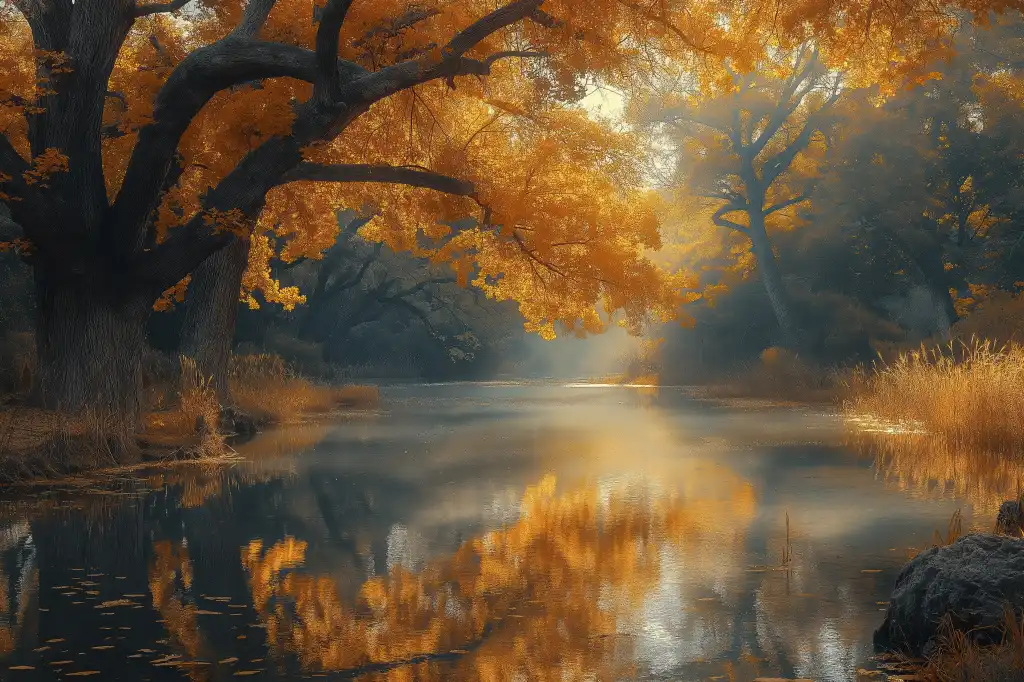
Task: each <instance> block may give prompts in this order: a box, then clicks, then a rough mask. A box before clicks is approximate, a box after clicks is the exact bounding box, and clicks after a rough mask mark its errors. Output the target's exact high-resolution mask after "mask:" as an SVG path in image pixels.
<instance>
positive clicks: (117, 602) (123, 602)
mask: <svg viewBox="0 0 1024 682" xmlns="http://www.w3.org/2000/svg"><path fill="white" fill-rule="evenodd" d="M118 606H135V602H133V601H132V600H130V599H114V600H112V601H105V602H103V603H101V604H97V605H96V608H98V609H112V608H115V607H118Z"/></svg>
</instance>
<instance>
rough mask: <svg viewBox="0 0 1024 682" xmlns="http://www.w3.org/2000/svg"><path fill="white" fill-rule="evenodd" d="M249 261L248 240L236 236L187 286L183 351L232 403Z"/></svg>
mask: <svg viewBox="0 0 1024 682" xmlns="http://www.w3.org/2000/svg"><path fill="white" fill-rule="evenodd" d="M248 262H249V240H248V239H234V240H232V242H231V243H230V244H228V245H227V246H226V247H224V248H223V249H221V250H220V251H217V252H216V253H214V254H213V255H212V256H210V257H209V258H207V259H206V260H205V261H203V263H202V264H201V265H200V266H199V267H198V268H196V270H195V272H194V273H193V274H192V280H191V281H190V282H189V286H188V297H187V303H186V308H185V320H184V322H183V325H182V330H181V344H180V346H181V353H182V355H185V356H187V357H190V358H192V359H193V360H195V363H196V367H197V368H198V369H199V372H200V373H201V374H202V375H203V376H204V377H209V378H210V381H211V384H212V386H213V389H214V390H215V391H216V392H217V397H218V399H219V400H220V401H221V404H224V405H227V404H230V402H231V390H230V388H229V386H228V361H229V359H230V357H231V345H232V342H233V340H234V336H235V322H236V320H237V318H238V297H239V292H240V290H241V287H242V275H243V274H244V273H245V268H246V266H247V265H248Z"/></svg>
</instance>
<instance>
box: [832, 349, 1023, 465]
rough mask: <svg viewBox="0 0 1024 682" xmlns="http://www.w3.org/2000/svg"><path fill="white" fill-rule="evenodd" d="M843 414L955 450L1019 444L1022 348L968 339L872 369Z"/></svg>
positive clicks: (906, 353)
mask: <svg viewBox="0 0 1024 682" xmlns="http://www.w3.org/2000/svg"><path fill="white" fill-rule="evenodd" d="M844 411H845V412H846V413H847V414H850V415H870V416H872V417H874V418H877V419H880V420H885V421H888V422H893V423H896V424H902V425H906V426H910V425H912V426H913V427H915V428H919V429H923V430H925V431H927V432H929V433H931V434H933V435H936V436H940V437H942V438H943V439H944V440H946V441H947V442H949V443H950V444H952V445H954V446H957V447H973V448H985V449H988V450H996V451H1002V450H1012V449H1014V448H1016V447H1018V446H1019V445H1020V444H1022V443H1024V346H1021V345H1018V344H1016V343H1011V344H1008V345H1005V346H1002V347H996V346H995V345H994V344H993V343H992V342H989V341H980V340H978V339H976V338H974V339H971V340H970V341H969V342H966V343H965V342H960V341H955V342H953V343H950V344H948V345H946V346H943V347H936V348H932V349H927V348H924V347H921V348H920V349H919V350H915V351H912V352H905V353H902V354H900V356H899V357H898V358H896V359H895V360H894V361H892V362H880V363H879V364H878V365H876V367H875V369H874V371H873V372H871V373H870V374H869V375H868V376H867V377H866V381H865V382H864V384H863V386H861V387H860V390H858V391H857V392H856V393H854V394H853V395H852V397H851V398H849V399H848V400H847V401H846V403H845V405H844Z"/></svg>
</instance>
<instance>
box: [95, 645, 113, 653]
mask: <svg viewBox="0 0 1024 682" xmlns="http://www.w3.org/2000/svg"><path fill="white" fill-rule="evenodd" d="M113 648H114V645H113V644H101V645H100V646H94V647H93V649H95V650H96V651H106V650H107V649H113Z"/></svg>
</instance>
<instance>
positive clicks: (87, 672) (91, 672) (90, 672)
mask: <svg viewBox="0 0 1024 682" xmlns="http://www.w3.org/2000/svg"><path fill="white" fill-rule="evenodd" d="M99 674H100V671H99V670H83V671H81V672H77V673H68V677H89V676H90V675H99Z"/></svg>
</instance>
